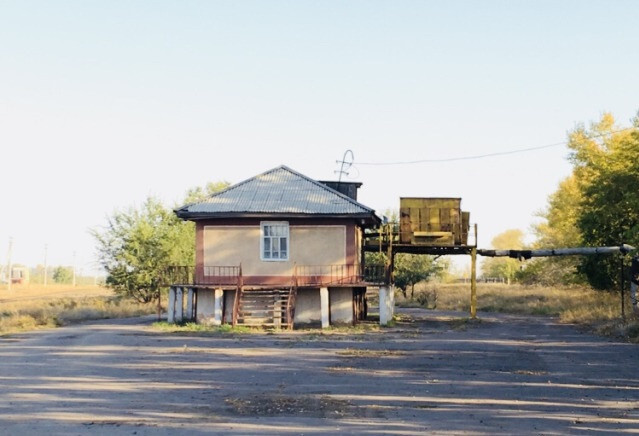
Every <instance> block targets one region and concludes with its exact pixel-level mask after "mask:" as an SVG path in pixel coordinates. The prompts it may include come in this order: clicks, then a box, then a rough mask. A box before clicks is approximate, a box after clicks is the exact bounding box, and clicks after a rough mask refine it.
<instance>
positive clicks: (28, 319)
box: [0, 296, 157, 335]
mask: <svg viewBox="0 0 639 436" xmlns="http://www.w3.org/2000/svg"><path fill="white" fill-rule="evenodd" d="M156 310H157V305H156V304H155V303H151V304H140V303H137V302H134V301H131V300H127V299H123V298H120V297H115V296H99V297H65V298H46V299H44V298H43V299H37V300H34V299H29V300H25V301H10V302H2V303H0V335H2V334H10V333H18V332H23V331H28V330H36V329H41V328H52V327H59V326H63V325H68V324H73V323H77V322H82V321H89V320H96V319H107V318H128V317H135V316H142V315H148V314H152V313H155V312H156Z"/></svg>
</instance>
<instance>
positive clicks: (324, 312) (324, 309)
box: [320, 288, 330, 329]
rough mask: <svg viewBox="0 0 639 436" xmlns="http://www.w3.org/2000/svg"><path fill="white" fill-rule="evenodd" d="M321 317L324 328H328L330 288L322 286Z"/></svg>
mask: <svg viewBox="0 0 639 436" xmlns="http://www.w3.org/2000/svg"><path fill="white" fill-rule="evenodd" d="M320 319H321V320H322V328H323V329H325V328H327V327H328V326H329V325H330V323H329V307H328V288H320Z"/></svg>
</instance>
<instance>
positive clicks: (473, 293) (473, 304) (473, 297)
mask: <svg viewBox="0 0 639 436" xmlns="http://www.w3.org/2000/svg"><path fill="white" fill-rule="evenodd" d="M509 284H510V283H509ZM470 317H471V318H472V319H475V318H477V248H475V247H473V248H471V249H470Z"/></svg>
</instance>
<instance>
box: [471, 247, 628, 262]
mask: <svg viewBox="0 0 639 436" xmlns="http://www.w3.org/2000/svg"><path fill="white" fill-rule="evenodd" d="M632 250H635V247H633V246H632V245H628V244H622V245H619V246H614V247H574V248H554V249H542V250H486V249H479V250H477V254H479V255H481V256H487V257H512V258H513V259H530V258H531V257H549V256H579V255H591V254H613V253H621V254H627V253H629V252H631V251H632Z"/></svg>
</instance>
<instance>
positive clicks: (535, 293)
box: [397, 283, 639, 342]
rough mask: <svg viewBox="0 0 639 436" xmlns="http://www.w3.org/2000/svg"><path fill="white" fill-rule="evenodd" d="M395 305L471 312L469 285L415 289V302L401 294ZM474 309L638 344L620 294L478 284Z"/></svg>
mask: <svg viewBox="0 0 639 436" xmlns="http://www.w3.org/2000/svg"><path fill="white" fill-rule="evenodd" d="M397 302H398V305H400V306H405V307H410V306H413V307H427V308H430V309H438V310H459V311H465V312H467V311H469V310H470V284H433V283H426V284H420V285H418V286H417V288H416V291H415V299H414V300H412V301H411V300H405V299H404V298H403V297H402V296H401V294H399V295H398V298H397ZM477 309H478V310H479V311H485V312H501V313H513V314H523V315H545V316H555V317H558V318H559V319H560V320H561V321H562V322H565V323H574V324H582V325H587V326H590V327H592V328H593V329H595V330H596V331H598V332H599V333H602V334H606V335H609V336H618V337H624V338H626V339H629V340H631V341H633V342H639V320H637V318H635V317H634V316H633V315H632V314H631V312H632V309H631V306H630V301H629V299H627V301H626V321H624V320H623V319H622V318H621V300H620V296H619V293H610V292H600V291H594V290H592V289H589V288H584V287H579V288H577V287H574V288H549V287H541V286H530V287H526V286H521V285H506V284H492V283H479V284H478V285H477Z"/></svg>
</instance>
